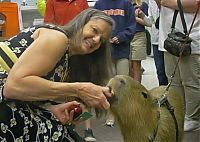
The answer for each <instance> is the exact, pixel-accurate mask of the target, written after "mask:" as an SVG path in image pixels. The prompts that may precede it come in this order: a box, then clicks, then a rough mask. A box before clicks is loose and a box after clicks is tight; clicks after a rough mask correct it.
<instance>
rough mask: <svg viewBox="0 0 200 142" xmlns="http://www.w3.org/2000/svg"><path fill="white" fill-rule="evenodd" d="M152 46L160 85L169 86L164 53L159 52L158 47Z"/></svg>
mask: <svg viewBox="0 0 200 142" xmlns="http://www.w3.org/2000/svg"><path fill="white" fill-rule="evenodd" d="M152 46H153V55H154V56H153V57H154V61H155V66H156V71H157V77H158V82H159V85H167V84H168V80H167V76H166V74H165V66H164V53H163V51H159V50H158V45H155V44H152Z"/></svg>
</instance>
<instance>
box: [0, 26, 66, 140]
mask: <svg viewBox="0 0 200 142" xmlns="http://www.w3.org/2000/svg"><path fill="white" fill-rule="evenodd" d="M41 27H42V28H50V29H54V30H59V31H61V32H63V33H65V32H64V31H63V30H61V29H60V28H58V27H56V26H52V25H42V26H33V27H29V28H27V29H25V30H23V31H21V32H20V33H19V34H18V35H16V36H14V37H12V38H10V39H9V40H6V41H4V43H5V44H6V45H7V46H8V47H9V48H10V49H11V50H12V51H13V52H14V53H15V54H16V55H17V57H19V56H20V55H21V54H22V53H23V52H24V51H25V50H26V48H28V46H29V45H30V44H31V43H32V42H33V41H34V39H33V33H34V31H35V30H36V29H38V28H41ZM65 34H66V33H65ZM66 36H67V35H66ZM67 71H68V54H67V51H66V54H64V56H63V57H62V58H61V60H60V61H59V62H58V63H57V65H56V66H55V68H54V69H53V70H52V71H51V72H49V73H48V75H47V76H45V77H44V78H46V79H48V80H51V81H60V82H61V81H63V80H64V79H65V77H66V72H67ZM6 77H7V73H6V72H1V74H0V78H1V84H0V85H1V86H2V85H3V84H4V82H5V80H6ZM0 95H1V93H0ZM44 102H45V101H43V102H22V101H17V100H5V101H2V102H1V103H0V142H23V141H27V142H54V141H58V142H61V141H64V142H68V141H69V138H68V127H69V126H64V125H62V124H61V123H60V122H59V121H58V120H57V119H56V118H55V117H54V115H53V114H52V113H51V112H50V111H48V110H46V109H44V108H42V107H40V106H39V105H38V104H43V103H44Z"/></svg>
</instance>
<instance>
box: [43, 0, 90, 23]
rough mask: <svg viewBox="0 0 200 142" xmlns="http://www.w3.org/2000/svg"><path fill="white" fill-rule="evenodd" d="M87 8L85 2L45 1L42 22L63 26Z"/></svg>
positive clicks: (74, 0)
mask: <svg viewBox="0 0 200 142" xmlns="http://www.w3.org/2000/svg"><path fill="white" fill-rule="evenodd" d="M88 7H89V6H88V3H87V0H47V4H46V10H45V15H44V22H45V23H51V24H55V25H60V26H63V25H65V24H66V23H68V22H69V21H70V20H72V19H73V18H74V17H75V16H76V15H77V14H79V13H80V12H81V11H83V10H85V9H87V8H88Z"/></svg>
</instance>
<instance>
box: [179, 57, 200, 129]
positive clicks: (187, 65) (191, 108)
mask: <svg viewBox="0 0 200 142" xmlns="http://www.w3.org/2000/svg"><path fill="white" fill-rule="evenodd" d="M179 68H180V74H181V79H182V84H183V86H184V91H185V100H186V121H185V128H184V129H185V131H192V130H195V129H199V128H200V113H199V112H200V55H190V56H188V57H182V58H181V60H180V64H179Z"/></svg>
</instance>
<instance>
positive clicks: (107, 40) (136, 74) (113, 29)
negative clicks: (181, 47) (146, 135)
mask: <svg viewBox="0 0 200 142" xmlns="http://www.w3.org/2000/svg"><path fill="white" fill-rule="evenodd" d="M146 2H148V3H146ZM181 4H182V7H183V13H184V18H185V21H186V25H187V29H188V31H189V30H190V26H191V24H192V22H193V18H194V16H195V12H196V11H197V10H198V8H199V7H200V1H199V0H189V1H188V0H181ZM175 10H179V7H178V4H177V0H148V1H145V2H144V1H142V0H98V1H97V2H96V3H95V5H94V7H93V8H89V6H88V2H87V0H69V1H68V0H59V1H57V0H47V1H46V8H45V13H44V22H45V23H44V24H43V25H35V26H31V27H28V28H26V29H23V30H22V31H20V33H19V34H17V35H15V36H13V37H11V38H9V39H7V40H5V41H2V42H0V54H1V58H0V114H1V115H0V125H1V131H0V140H4V141H19V140H24V141H54V140H57V141H70V139H73V140H74V141H76V142H82V141H96V138H95V136H94V134H93V131H92V128H91V122H90V119H88V120H86V121H84V123H85V131H84V132H85V137H84V138H82V137H80V136H79V135H78V134H77V133H76V131H74V126H75V125H78V124H79V123H80V122H79V121H76V120H73V115H74V110H71V109H70V108H71V107H72V106H80V105H81V107H82V109H83V111H87V112H90V113H92V112H91V111H89V110H90V109H88V107H91V108H98V109H104V110H108V112H109V107H110V104H109V102H108V100H107V98H109V97H111V96H112V92H111V90H110V88H108V87H106V83H107V81H108V80H109V79H110V78H111V77H112V76H114V75H130V76H131V77H132V78H133V79H135V80H137V81H138V82H141V80H142V66H141V63H142V61H143V60H145V59H146V57H147V50H146V48H147V39H146V30H147V29H148V30H149V29H150V30H149V31H150V33H151V44H152V49H153V53H152V55H153V57H154V61H155V66H156V71H157V78H158V82H159V86H160V85H168V84H169V82H170V85H171V86H173V87H175V88H176V90H177V91H178V92H180V93H181V94H182V95H183V97H184V98H185V123H184V131H186V132H187V131H194V130H198V129H200V114H199V111H200V72H199V71H200V60H199V58H200V36H199V32H200V29H199V25H200V14H199V13H200V12H197V13H196V15H197V16H196V19H195V21H194V24H193V27H192V28H191V30H190V33H189V37H190V38H191V39H192V44H191V49H192V52H191V55H189V56H181V57H176V56H174V55H172V54H170V53H169V52H167V51H166V50H165V49H164V41H165V39H166V38H167V35H168V34H169V33H170V32H171V25H172V19H173V14H174V11H175ZM147 27H148V28H147ZM176 30H178V31H180V32H183V27H182V23H181V18H180V15H179V14H178V16H177V20H176ZM177 63H178V64H177ZM144 68H145V67H144ZM175 68H176V70H175ZM174 71H175V72H174ZM173 73H174V74H173ZM71 98H78V99H75V100H73V101H69V100H70V99H71ZM114 124H115V118H114V116H113V115H112V113H111V112H109V113H108V115H107V119H106V125H107V126H111V127H113V126H114ZM69 137H71V138H69Z"/></svg>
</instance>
